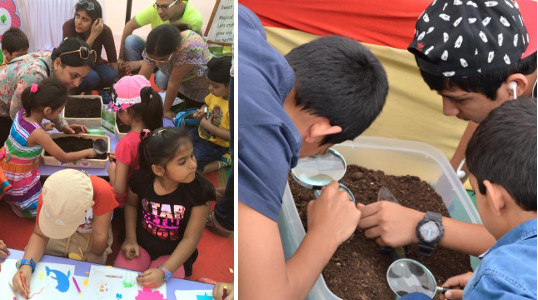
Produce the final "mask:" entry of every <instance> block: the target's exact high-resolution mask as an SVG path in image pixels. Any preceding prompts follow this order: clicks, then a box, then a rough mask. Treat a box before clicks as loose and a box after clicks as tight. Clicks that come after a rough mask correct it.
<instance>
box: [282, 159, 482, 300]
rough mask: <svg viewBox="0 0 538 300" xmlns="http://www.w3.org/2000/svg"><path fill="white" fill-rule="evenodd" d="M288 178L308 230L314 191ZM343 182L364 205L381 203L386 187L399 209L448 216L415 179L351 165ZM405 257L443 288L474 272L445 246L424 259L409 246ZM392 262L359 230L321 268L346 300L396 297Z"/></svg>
mask: <svg viewBox="0 0 538 300" xmlns="http://www.w3.org/2000/svg"><path fill="white" fill-rule="evenodd" d="M289 179H290V180H289V183H290V188H291V192H292V194H293V198H294V199H295V203H296V206H297V211H298V212H299V216H300V218H301V221H302V223H303V226H304V227H305V229H306V227H307V226H306V208H307V204H308V201H310V200H312V199H313V198H314V193H313V191H312V190H309V189H306V188H304V187H302V186H300V185H299V184H297V183H296V182H295V181H294V180H293V179H291V176H290V177H289ZM342 183H343V184H344V185H346V186H347V187H348V188H349V189H350V190H351V191H352V192H353V194H354V195H355V197H356V198H357V201H359V202H360V203H362V204H370V203H373V202H375V201H377V195H378V192H379V189H380V188H381V187H382V186H386V187H388V188H389V189H390V191H391V192H392V193H393V194H394V196H395V197H396V198H397V199H398V201H399V202H400V204H401V205H404V206H406V207H410V208H414V209H417V210H419V211H423V212H424V211H428V210H429V211H435V212H440V213H441V214H443V216H449V214H448V211H447V209H446V207H445V205H444V203H443V201H442V199H441V197H440V196H439V195H438V194H437V193H436V192H435V190H434V189H433V188H432V187H431V186H430V185H429V184H428V183H426V182H425V181H421V180H420V178H418V177H416V176H389V175H385V174H384V172H382V171H374V170H369V169H365V168H362V167H359V166H356V165H350V166H348V168H347V172H346V175H345V176H344V178H343V180H342ZM306 230H307V229H306ZM407 257H408V258H411V259H415V260H417V261H419V262H420V263H422V264H424V265H425V266H426V267H427V268H428V269H429V270H430V271H431V272H432V274H433V275H434V276H435V279H436V280H437V283H438V284H439V285H440V284H442V283H443V282H444V281H445V280H446V279H448V278H449V277H451V276H454V275H458V274H461V273H465V272H467V271H470V270H471V267H470V263H469V256H468V255H465V254H462V253H458V252H455V251H451V250H448V249H443V248H441V247H437V248H436V249H435V250H434V252H433V254H432V256H430V257H428V256H424V255H421V254H420V253H419V251H418V248H417V246H416V245H410V246H409V255H408V256H407ZM392 261H393V260H392V257H391V256H390V254H385V253H383V252H382V251H381V248H380V246H379V245H377V244H376V243H375V241H374V240H370V239H367V238H366V237H365V236H364V231H363V230H361V229H357V230H356V231H355V233H354V234H353V235H352V237H351V238H350V239H349V240H348V241H346V242H345V243H343V244H342V245H341V246H340V247H339V248H338V249H337V251H336V252H335V254H334V255H333V257H332V258H331V260H330V261H329V263H328V265H327V266H326V267H325V269H324V270H323V277H324V279H325V282H326V284H327V286H328V288H329V289H330V290H331V291H332V292H333V293H334V294H335V295H337V296H338V297H340V298H342V299H394V298H395V294H394V293H393V292H392V291H391V290H390V288H389V286H388V284H387V281H386V272H387V268H388V267H389V265H390V264H391V263H392Z"/></svg>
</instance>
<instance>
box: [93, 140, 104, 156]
mask: <svg viewBox="0 0 538 300" xmlns="http://www.w3.org/2000/svg"><path fill="white" fill-rule="evenodd" d="M93 150H95V153H97V154H99V155H100V154H104V153H106V152H107V150H108V143H107V142H106V141H105V140H104V139H96V140H95V141H93Z"/></svg>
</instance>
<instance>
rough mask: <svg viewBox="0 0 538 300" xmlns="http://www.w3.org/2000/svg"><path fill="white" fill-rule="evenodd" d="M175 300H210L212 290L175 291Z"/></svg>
mask: <svg viewBox="0 0 538 300" xmlns="http://www.w3.org/2000/svg"><path fill="white" fill-rule="evenodd" d="M174 293H175V295H176V299H181V300H212V299H213V290H176V291H175V292H174Z"/></svg>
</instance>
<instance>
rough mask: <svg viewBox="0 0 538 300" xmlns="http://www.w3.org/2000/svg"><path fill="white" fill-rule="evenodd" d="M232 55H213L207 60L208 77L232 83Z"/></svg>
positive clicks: (212, 79) (227, 83)
mask: <svg viewBox="0 0 538 300" xmlns="http://www.w3.org/2000/svg"><path fill="white" fill-rule="evenodd" d="M231 68H232V57H231V56H223V57H213V58H212V59H210V60H209V61H208V62H207V78H208V79H209V80H211V81H213V82H217V83H224V84H226V85H229V84H230V69H231Z"/></svg>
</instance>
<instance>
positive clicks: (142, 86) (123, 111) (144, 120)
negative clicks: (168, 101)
mask: <svg viewBox="0 0 538 300" xmlns="http://www.w3.org/2000/svg"><path fill="white" fill-rule="evenodd" d="M109 107H110V108H111V109H113V110H114V111H116V112H117V116H118V118H119V119H120V120H121V121H122V122H123V123H124V124H126V125H130V126H131V131H129V133H127V135H125V137H124V138H123V139H121V140H120V141H119V142H118V145H117V146H116V151H115V154H114V156H115V158H116V162H111V163H110V165H109V166H108V169H107V172H108V176H109V177H110V185H112V187H114V191H115V192H116V200H118V203H119V207H123V205H124V202H125V198H126V197H127V182H128V181H129V178H131V175H132V174H133V171H135V170H137V169H138V168H139V162H138V145H139V144H140V134H141V133H142V131H143V130H144V129H146V130H147V129H149V130H150V131H153V130H155V129H157V128H161V127H163V103H162V100H161V96H159V94H158V93H157V92H155V91H154V90H153V89H152V88H151V83H150V82H149V81H148V80H147V79H146V77H144V76H142V75H134V76H125V77H122V78H121V79H120V80H119V81H118V82H117V83H116V84H115V85H114V94H113V101H111V102H110V103H109Z"/></svg>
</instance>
